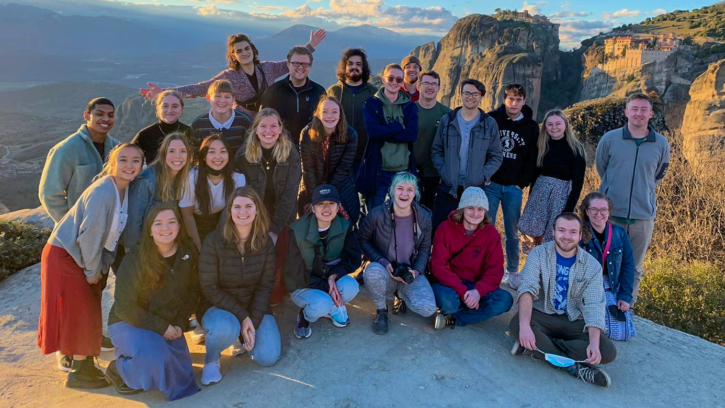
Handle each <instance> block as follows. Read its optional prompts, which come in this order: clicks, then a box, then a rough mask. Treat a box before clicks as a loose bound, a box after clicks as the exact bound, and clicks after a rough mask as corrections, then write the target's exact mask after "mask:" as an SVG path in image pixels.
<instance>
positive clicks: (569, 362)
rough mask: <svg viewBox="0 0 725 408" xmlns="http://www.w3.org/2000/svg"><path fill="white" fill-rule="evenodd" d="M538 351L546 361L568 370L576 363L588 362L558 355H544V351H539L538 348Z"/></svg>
mask: <svg viewBox="0 0 725 408" xmlns="http://www.w3.org/2000/svg"><path fill="white" fill-rule="evenodd" d="M536 351H538V352H539V353H541V354H543V355H544V359H546V361H548V362H549V364H551V365H553V366H554V367H561V368H567V367H571V366H573V365H574V364H576V363H584V362H586V360H581V361H576V360H574V359H571V358H569V357H564V356H560V355H557V354H549V353H544V352H543V351H541V350H539V349H538V347H537V348H536Z"/></svg>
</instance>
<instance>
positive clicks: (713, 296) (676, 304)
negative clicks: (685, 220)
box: [636, 258, 725, 345]
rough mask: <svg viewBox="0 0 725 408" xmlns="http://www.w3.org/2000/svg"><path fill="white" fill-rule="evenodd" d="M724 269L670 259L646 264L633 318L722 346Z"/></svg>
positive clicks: (724, 331) (724, 336) (724, 295)
mask: <svg viewBox="0 0 725 408" xmlns="http://www.w3.org/2000/svg"><path fill="white" fill-rule="evenodd" d="M724 266H725V265H718V264H714V263H705V262H700V261H693V262H690V263H687V262H682V261H676V260H673V259H671V258H659V259H656V260H653V261H651V262H647V264H646V265H645V271H646V279H644V280H642V286H641V288H640V291H639V298H638V300H637V305H636V312H637V314H638V315H639V316H642V317H645V318H647V319H650V320H652V321H653V322H655V323H658V324H662V325H665V326H667V327H671V328H673V329H677V330H681V331H684V332H686V333H690V334H693V335H695V336H699V337H702V338H704V339H706V340H709V341H712V342H713V343H718V344H722V345H725V274H723V269H722V268H723V267H724Z"/></svg>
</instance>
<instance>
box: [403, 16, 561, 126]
mask: <svg viewBox="0 0 725 408" xmlns="http://www.w3.org/2000/svg"><path fill="white" fill-rule="evenodd" d="M411 54H413V55H415V56H417V57H418V58H420V60H421V62H422V64H423V69H424V70H426V69H433V70H435V71H436V72H438V74H440V75H441V77H442V78H446V79H447V80H446V81H442V84H441V90H440V93H439V95H438V98H439V100H440V101H441V102H442V103H444V104H446V105H448V106H451V107H456V106H460V105H461V93H460V89H459V88H460V87H459V84H460V82H461V81H462V80H464V79H466V78H474V79H478V80H479V81H481V82H483V84H484V85H486V88H487V91H486V96H485V97H484V99H483V104H482V108H483V109H484V110H491V109H493V108H495V107H497V106H498V105H499V104H500V103H501V102H502V100H503V89H504V87H505V86H506V85H508V84H512V83H520V84H522V85H524V86H525V87H526V90H527V93H528V98H527V103H528V104H529V106H531V108H532V109H533V110H534V115H536V111H537V109H538V105H539V101H540V99H541V84H542V78H543V77H547V78H552V79H559V78H560V77H561V73H560V68H559V36H558V33H557V32H556V29H555V27H554V26H551V25H541V24H531V23H525V22H518V21H508V20H503V21H498V20H496V19H494V18H492V17H489V16H485V15H480V14H475V15H470V16H467V17H465V18H462V19H460V20H458V21H457V22H456V24H455V25H454V26H453V28H452V29H451V31H450V32H448V34H447V35H446V36H445V37H443V38H442V39H441V40H440V42H438V43H433V42H430V43H428V44H425V45H422V46H420V47H416V48H415V49H413V51H412V52H411Z"/></svg>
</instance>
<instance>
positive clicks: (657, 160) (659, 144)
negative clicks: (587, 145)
mask: <svg viewBox="0 0 725 408" xmlns="http://www.w3.org/2000/svg"><path fill="white" fill-rule="evenodd" d="M596 160H597V172H598V173H599V176H600V177H601V178H602V184H601V185H600V186H599V191H601V192H602V193H604V194H606V195H607V196H609V198H611V199H612V203H613V204H614V208H613V209H612V212H611V215H613V216H615V217H621V218H629V219H635V220H647V221H649V220H654V219H655V215H656V212H657V196H656V195H655V187H656V186H657V184H659V183H660V182H661V181H662V179H663V178H664V177H665V174H666V173H667V168H668V167H669V165H670V143H669V142H668V141H667V139H666V138H665V137H664V136H662V135H661V134H659V133H657V132H655V131H654V130H652V128H650V132H649V135H647V138H646V139H645V141H644V142H643V143H642V144H641V145H640V146H637V143H636V142H635V141H634V139H633V138H632V135H631V133H629V130H628V129H627V126H626V125H625V126H624V127H622V128H619V129H615V130H612V131H610V132H607V133H606V134H605V135H604V136H602V139H601V140H600V141H599V144H598V145H597V155H596Z"/></svg>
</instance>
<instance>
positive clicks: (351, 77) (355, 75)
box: [345, 70, 362, 82]
mask: <svg viewBox="0 0 725 408" xmlns="http://www.w3.org/2000/svg"><path fill="white" fill-rule="evenodd" d="M345 78H346V79H347V80H348V81H350V82H357V81H359V80H361V79H362V73H361V72H360V71H358V70H355V71H352V72H351V71H346V72H345Z"/></svg>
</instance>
